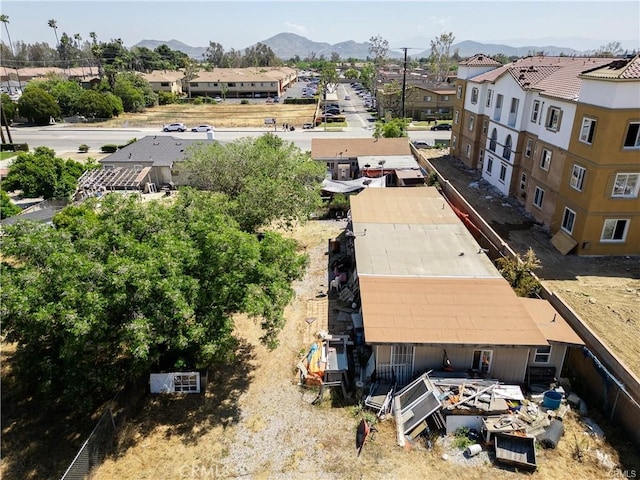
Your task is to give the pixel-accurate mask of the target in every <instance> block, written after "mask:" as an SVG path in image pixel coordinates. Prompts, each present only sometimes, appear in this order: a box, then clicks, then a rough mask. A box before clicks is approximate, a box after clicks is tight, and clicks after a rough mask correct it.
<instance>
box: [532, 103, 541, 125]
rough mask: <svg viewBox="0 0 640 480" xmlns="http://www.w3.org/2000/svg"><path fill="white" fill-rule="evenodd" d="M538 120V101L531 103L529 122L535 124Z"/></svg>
mask: <svg viewBox="0 0 640 480" xmlns="http://www.w3.org/2000/svg"><path fill="white" fill-rule="evenodd" d="M539 118H540V100H534V101H533V108H532V109H531V122H532V123H537V122H538V119H539Z"/></svg>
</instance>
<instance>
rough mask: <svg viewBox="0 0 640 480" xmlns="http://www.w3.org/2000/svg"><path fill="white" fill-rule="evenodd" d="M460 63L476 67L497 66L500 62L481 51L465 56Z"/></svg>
mask: <svg viewBox="0 0 640 480" xmlns="http://www.w3.org/2000/svg"><path fill="white" fill-rule="evenodd" d="M460 65H467V66H472V67H478V66H496V67H497V66H499V65H500V62H497V61H496V60H494V59H493V58H491V57H488V56H486V55H483V54H482V53H477V54H476V55H474V56H473V57H470V58H467V59H466V60H463V61H462V62H460Z"/></svg>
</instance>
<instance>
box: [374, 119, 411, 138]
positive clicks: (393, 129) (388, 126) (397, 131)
mask: <svg viewBox="0 0 640 480" xmlns="http://www.w3.org/2000/svg"><path fill="white" fill-rule="evenodd" d="M407 127H408V121H407V120H406V119H404V118H393V119H391V120H389V121H386V122H383V121H382V120H378V121H377V122H376V125H375V128H374V130H373V136H374V137H375V138H380V137H383V138H398V137H407V136H408V133H407Z"/></svg>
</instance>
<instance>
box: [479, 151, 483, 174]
mask: <svg viewBox="0 0 640 480" xmlns="http://www.w3.org/2000/svg"><path fill="white" fill-rule="evenodd" d="M483 160H484V150H480V153H479V154H478V162H479V163H480V165H482V161H483ZM481 170H482V169H481Z"/></svg>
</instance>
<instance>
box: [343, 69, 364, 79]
mask: <svg viewBox="0 0 640 480" xmlns="http://www.w3.org/2000/svg"><path fill="white" fill-rule="evenodd" d="M344 77H345V78H351V79H354V80H357V79H358V78H359V77H360V72H358V70H356V69H355V68H348V69H347V70H345V72H344Z"/></svg>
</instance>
